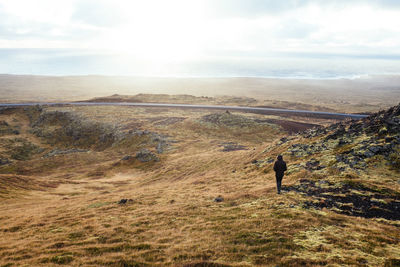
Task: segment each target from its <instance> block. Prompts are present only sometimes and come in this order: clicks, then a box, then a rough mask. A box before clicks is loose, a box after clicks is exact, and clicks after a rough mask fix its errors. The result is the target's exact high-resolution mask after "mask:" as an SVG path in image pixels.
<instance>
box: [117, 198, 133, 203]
mask: <svg viewBox="0 0 400 267" xmlns="http://www.w3.org/2000/svg"><path fill="white" fill-rule="evenodd" d="M128 202H133V199H127V198H122V199H121V200H120V201H118V204H120V205H124V204H126V203H128Z"/></svg>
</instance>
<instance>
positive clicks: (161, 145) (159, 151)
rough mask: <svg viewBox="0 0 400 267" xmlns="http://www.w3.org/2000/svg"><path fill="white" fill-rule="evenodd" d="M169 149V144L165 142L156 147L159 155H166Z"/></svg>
mask: <svg viewBox="0 0 400 267" xmlns="http://www.w3.org/2000/svg"><path fill="white" fill-rule="evenodd" d="M167 147H168V144H167V143H166V142H165V141H160V142H159V143H158V144H157V146H156V149H157V153H158V154H162V153H164V151H165V149H166V148H167Z"/></svg>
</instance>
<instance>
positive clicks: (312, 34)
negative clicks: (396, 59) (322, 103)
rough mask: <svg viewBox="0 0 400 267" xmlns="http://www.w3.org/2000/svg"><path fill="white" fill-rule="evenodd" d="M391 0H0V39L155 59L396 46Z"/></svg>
mask: <svg viewBox="0 0 400 267" xmlns="http://www.w3.org/2000/svg"><path fill="white" fill-rule="evenodd" d="M398 7H400V4H399V1H390V0H386V1H385V0H382V1H379V0H370V1H362V0H356V1H344V0H336V1H322V0H305V1H299V0H288V1H275V0H273V1H272V0H218V1H215V0H197V1H196V0H192V1H187V0H168V1H165V0H146V1H141V0H140V1H139V0H64V1H61V0H60V1H54V0H36V1H31V0H12V1H10V0H0V47H3V48H17V47H25V48H27V47H38V48H51V47H54V48H88V49H106V50H110V51H112V52H115V53H118V52H120V53H130V54H131V55H133V56H135V57H140V58H141V59H144V60H145V59H149V60H154V61H156V60H158V61H165V62H167V61H171V60H172V61H173V60H175V61H177V60H178V61H179V60H191V59H193V58H196V57H197V58H200V57H204V56H211V55H212V56H214V57H215V56H219V55H223V56H231V57H239V56H240V55H241V54H242V55H246V56H249V55H253V56H257V57H260V56H263V55H267V54H271V53H275V52H291V53H327V54H329V53H340V54H349V55H351V54H390V53H393V54H396V53H398V52H397V50H398V47H400V19H399V17H400V10H399V9H398Z"/></svg>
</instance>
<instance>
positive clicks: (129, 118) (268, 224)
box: [0, 106, 400, 266]
mask: <svg viewBox="0 0 400 267" xmlns="http://www.w3.org/2000/svg"><path fill="white" fill-rule="evenodd" d="M266 119H269V120H271V119H274V120H281V119H280V118H276V117H271V118H264V117H261V115H249V114H239V113H226V112H219V113H210V112H207V111H202V110H171V109H168V108H134V107H51V108H43V109H38V108H32V109H4V110H2V111H1V114H0V121H3V123H1V128H0V130H1V132H2V134H1V136H0V144H1V151H0V152H1V166H0V173H1V174H0V211H1V212H0V233H1V237H2V238H1V239H0V266H60V265H61V266H62V265H64V266H255V265H261V266H299V265H302V266H343V265H367V266H384V265H386V266H398V264H399V263H400V257H399V255H400V247H399V246H398V244H399V241H400V231H399V227H400V218H399V214H400V212H399V207H400V183H399V181H400V173H399V166H400V165H399V157H398V155H399V143H400V136H399V132H400V128H399V127H400V107H399V106H397V107H395V108H392V109H390V110H387V111H382V112H381V113H378V114H376V115H373V116H372V117H369V118H367V119H364V120H360V121H344V122H341V123H338V124H333V125H332V126H329V127H320V128H314V129H310V130H308V131H305V132H302V133H301V134H292V135H291V134H289V133H288V132H287V131H285V129H284V128H282V127H281V126H279V125H278V124H274V123H272V122H271V121H265V120H266ZM16 131H18V132H16ZM13 153H16V154H15V155H14V154H13ZM278 154H283V155H284V158H285V160H286V161H287V162H288V172H287V175H286V176H285V178H284V180H283V184H284V187H283V194H281V195H277V194H276V189H275V178H274V173H273V171H272V164H273V161H274V159H275V158H276V156H277V155H278ZM13 155H14V156H13Z"/></svg>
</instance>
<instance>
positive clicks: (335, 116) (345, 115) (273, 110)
mask: <svg viewBox="0 0 400 267" xmlns="http://www.w3.org/2000/svg"><path fill="white" fill-rule="evenodd" d="M37 105H40V106H63V105H73V106H135V107H158V108H191V109H216V110H231V111H241V112H252V113H261V114H291V115H297V116H317V117H322V118H327V119H345V118H351V119H362V118H365V117H368V115H363V114H348V113H334V112H324V111H310V110H298V109H281V108H266V107H241V106H220V105H192V104H168V103H130V102H63V103H55V102H47V103H39V102H33V103H0V107H25V106H37Z"/></svg>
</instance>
